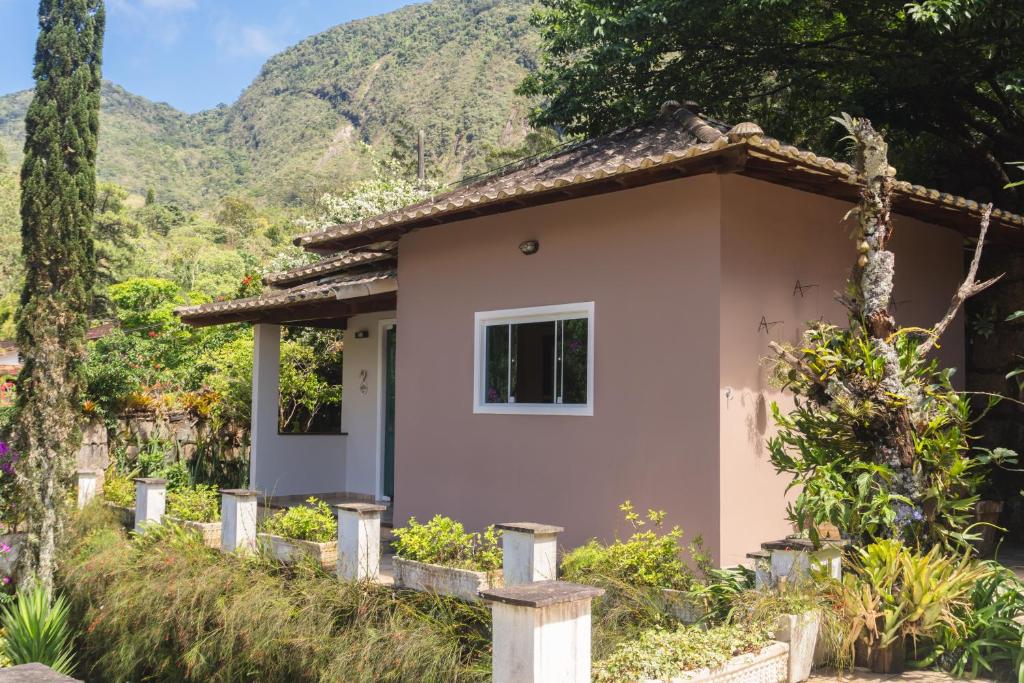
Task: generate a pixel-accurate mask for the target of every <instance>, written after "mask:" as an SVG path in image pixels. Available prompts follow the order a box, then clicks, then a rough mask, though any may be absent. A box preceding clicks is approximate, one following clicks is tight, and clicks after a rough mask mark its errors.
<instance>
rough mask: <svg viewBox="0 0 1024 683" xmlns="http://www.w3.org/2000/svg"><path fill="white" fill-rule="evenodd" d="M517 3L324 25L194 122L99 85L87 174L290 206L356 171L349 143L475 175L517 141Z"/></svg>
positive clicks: (15, 131) (8, 145) (18, 130)
mask: <svg viewBox="0 0 1024 683" xmlns="http://www.w3.org/2000/svg"><path fill="white" fill-rule="evenodd" d="M529 12H530V2H528V1H527V0H435V2H432V3H427V4H421V5H411V6H408V7H405V8H402V9H400V10H397V11H395V12H391V13H389V14H384V15H380V16H376V17H371V18H368V19H363V20H359V21H355V22H351V23H348V24H343V25H340V26H336V27H334V28H331V29H328V30H327V31H324V32H323V33H320V34H317V35H315V36H312V37H310V38H307V39H306V40H304V41H302V42H301V43H299V44H298V45H295V46H293V47H291V48H289V49H287V50H285V51H284V52H282V53H281V54H279V55H277V56H275V57H272V58H271V59H270V60H269V61H268V62H267V63H266V64H265V65H264V67H263V68H262V70H261V72H260V74H259V76H257V78H256V80H255V81H254V82H253V83H252V85H250V86H249V88H247V89H246V90H245V92H244V93H243V94H242V95H241V97H240V98H239V99H238V101H237V102H235V103H234V104H232V105H230V106H223V107H218V108H216V109H212V110H209V111H204V112H200V113H198V114H193V115H189V114H185V113H182V112H180V111H177V110H176V109H174V108H173V107H171V106H169V105H166V104H158V103H154V102H151V101H149V100H147V99H145V98H143V97H139V96H137V95H133V94H131V93H129V92H127V91H126V90H124V89H123V88H120V87H118V86H117V85H114V84H112V83H106V84H105V86H104V89H103V109H102V129H101V136H100V151H99V175H100V178H101V179H103V180H109V181H113V182H116V183H118V184H120V185H123V186H125V187H126V188H128V189H129V190H130V191H131V192H133V193H135V194H138V195H144V194H145V193H146V191H147V190H148V189H150V188H152V189H153V190H154V192H155V194H156V197H157V199H158V200H159V201H162V202H171V203H174V204H178V205H181V206H184V207H204V206H213V205H214V204H216V203H217V201H219V199H220V198H222V197H223V196H225V195H227V194H236V193H237V194H243V195H249V196H251V197H253V198H257V199H263V200H266V201H267V202H268V203H271V204H283V203H299V202H302V201H303V200H308V199H310V198H312V197H313V196H315V195H316V194H317V193H319V192H320V191H322V190H328V189H336V188H338V187H339V186H341V185H344V183H345V181H346V180H347V179H348V178H351V177H354V176H358V175H359V174H361V173H364V172H366V170H367V167H368V162H367V159H366V154H364V153H363V145H362V144H361V143H370V144H371V145H373V146H374V147H375V148H376V149H377V150H378V151H380V152H386V151H389V150H391V149H394V148H396V147H397V148H399V149H408V148H410V147H411V145H412V144H414V141H415V135H416V133H415V131H416V130H417V129H420V128H422V129H423V130H424V131H425V132H426V139H427V146H428V162H429V165H430V170H431V172H432V173H434V174H436V175H438V176H439V177H442V178H444V179H446V180H450V179H455V178H457V177H459V176H461V175H463V174H465V173H471V172H474V171H478V170H482V169H483V158H484V157H485V156H486V154H487V153H488V151H490V150H491V149H492V148H493V147H495V146H507V145H512V144H516V143H518V142H519V141H520V140H521V139H522V138H523V136H524V135H525V133H526V124H525V114H526V103H525V102H524V101H523V100H522V99H521V98H519V97H517V96H516V95H515V94H514V93H513V90H514V88H515V86H516V85H517V84H518V83H519V81H520V80H521V79H522V77H523V76H524V75H525V73H526V72H527V70H528V69H531V68H532V67H533V66H534V60H535V57H536V53H537V37H536V34H535V31H534V29H533V28H532V27H531V26H530V24H529ZM30 97H31V93H30V92H21V93H14V94H11V95H6V96H3V97H0V144H2V145H3V147H4V148H5V150H6V152H7V156H8V158H9V160H10V162H11V163H12V164H18V163H20V161H21V146H22V140H23V136H24V127H23V119H24V115H25V109H26V108H27V106H28V102H29V99H30Z"/></svg>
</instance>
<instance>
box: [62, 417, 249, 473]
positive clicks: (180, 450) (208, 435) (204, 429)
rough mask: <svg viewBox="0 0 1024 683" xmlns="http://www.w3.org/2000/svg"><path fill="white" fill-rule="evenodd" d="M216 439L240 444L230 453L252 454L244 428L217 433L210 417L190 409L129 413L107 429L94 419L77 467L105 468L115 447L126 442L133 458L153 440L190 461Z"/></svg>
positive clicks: (84, 435) (228, 451) (84, 434)
mask: <svg viewBox="0 0 1024 683" xmlns="http://www.w3.org/2000/svg"><path fill="white" fill-rule="evenodd" d="M217 439H221V440H228V441H231V442H233V443H237V444H241V445H238V446H231V447H229V448H227V449H226V453H225V454H226V456H227V457H229V458H242V459H246V458H248V457H249V452H248V451H249V448H248V438H247V435H246V434H245V433H244V432H239V433H237V434H224V433H221V434H217V433H216V432H215V431H214V429H213V428H212V426H211V425H210V423H209V421H207V420H204V419H201V418H199V417H197V416H195V415H193V414H191V413H172V414H170V415H153V414H133V415H126V416H123V417H121V418H119V419H118V420H117V423H116V426H115V427H114V428H113V429H112V430H108V429H107V426H106V425H105V424H104V423H103V422H100V421H98V420H97V421H91V422H89V423H88V424H87V425H86V426H85V428H84V429H83V430H82V446H81V448H80V449H79V451H78V468H79V469H100V470H105V469H107V467H109V466H110V463H111V458H112V457H113V452H112V451H113V449H115V448H116V447H118V446H123V447H124V449H125V451H126V452H127V454H128V456H129V458H133V459H134V458H135V457H137V456H138V454H139V452H140V451H141V450H142V449H144V448H145V447H146V446H148V445H149V444H152V443H161V444H164V445H165V446H166V448H167V450H168V451H170V452H171V453H173V456H174V457H173V459H174V460H182V461H185V462H188V461H190V460H192V458H193V457H194V456H195V454H196V452H197V450H198V449H199V448H201V447H202V445H203V444H206V443H210V442H211V441H213V440H217Z"/></svg>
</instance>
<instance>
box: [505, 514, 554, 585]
mask: <svg viewBox="0 0 1024 683" xmlns="http://www.w3.org/2000/svg"><path fill="white" fill-rule="evenodd" d="M495 526H496V528H498V529H501V547H502V557H503V560H502V564H503V567H502V569H503V573H504V575H505V585H506V586H517V585H519V584H521V583H531V582H533V581H554V580H555V579H557V578H558V534H560V533H562V532H563V531H565V529H563V528H562V527H560V526H552V525H551V524H535V523H533V522H510V523H505V524H497V525H495Z"/></svg>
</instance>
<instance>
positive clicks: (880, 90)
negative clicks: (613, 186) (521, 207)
mask: <svg viewBox="0 0 1024 683" xmlns="http://www.w3.org/2000/svg"><path fill="white" fill-rule="evenodd" d="M535 22H536V23H537V24H538V25H539V27H540V28H541V31H542V35H543V39H544V43H545V47H546V55H545V57H544V61H543V64H542V66H541V68H540V70H539V71H538V72H537V73H535V74H534V75H532V76H531V77H529V78H528V79H527V81H526V82H525V83H524V84H523V86H522V88H521V89H522V90H523V92H525V93H527V94H530V95H534V96H538V97H540V98H542V103H543V104H542V106H541V108H540V109H539V110H538V111H537V112H536V113H535V117H534V119H535V123H538V124H544V125H555V126H561V127H563V128H565V129H566V130H568V131H569V132H571V133H580V134H596V133H602V132H606V131H608V130H610V129H614V128H616V127H618V126H622V125H627V124H631V123H635V122H637V121H642V120H646V119H650V118H651V117H652V116H653V115H654V114H655V113H656V112H657V111H658V107H659V105H660V104H661V103H662V102H664V101H665V100H668V99H676V100H694V101H696V102H697V103H698V104H700V105H701V106H702V107H703V109H704V110H705V111H706V112H707V113H708V114H709V115H711V116H714V117H717V118H720V119H722V120H726V121H729V122H738V121H741V120H755V121H757V122H759V123H760V124H761V125H762V127H763V128H764V129H765V130H766V131H767V132H768V133H769V134H770V135H772V136H774V137H778V138H781V139H784V140H786V141H787V142H792V143H794V144H798V145H803V146H807V147H810V148H812V149H814V150H816V151H819V152H822V153H833V154H838V153H840V150H841V148H842V147H843V146H845V143H842V142H840V140H839V133H838V132H837V131H836V129H829V127H828V126H826V125H824V122H825V121H827V117H828V116H829V115H832V114H837V113H838V112H840V111H847V112H850V113H852V114H854V115H865V116H868V117H870V118H871V120H873V121H874V122H875V123H876V124H877V125H880V126H881V127H883V128H884V129H885V130H886V131H887V137H888V139H889V141H890V146H891V148H892V149H893V150H894V152H895V153H894V155H893V157H894V158H893V162H894V165H896V166H897V168H899V169H900V172H901V175H903V176H904V177H907V178H908V179H910V180H913V181H917V182H921V183H926V184H929V185H933V186H939V187H942V188H944V189H947V190H949V191H954V192H959V193H963V194H968V195H977V196H979V198H984V195H985V193H986V192H996V193H997V194H998V193H1001V194H1002V196H998V197H997V200H998V201H999V203H1000V204H1001V205H1004V206H1017V207H1018V208H1019V207H1020V195H1019V194H1014V193H1015V192H1017V191H1015V190H1002V191H1000V190H997V189H996V188H1001V187H1002V186H1003V185H1005V184H1006V182H1007V181H1008V173H1012V169H1008V168H1007V166H1006V164H1007V163H1008V162H1012V161H1019V160H1020V159H1024V60H1022V59H1021V54H1024V5H1022V4H1021V3H1020V2H1019V0H925V1H924V2H919V3H910V4H908V3H907V2H906V1H905V0H757V1H755V0H721V1H720V2H713V3H709V2H696V1H694V0H631V1H629V2H623V1H622V0H541V8H540V9H539V10H538V12H537V14H536V16H535Z"/></svg>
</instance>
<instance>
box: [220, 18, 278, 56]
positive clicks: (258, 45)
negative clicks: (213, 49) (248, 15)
mask: <svg viewBox="0 0 1024 683" xmlns="http://www.w3.org/2000/svg"><path fill="white" fill-rule="evenodd" d="M216 39H217V47H218V48H219V49H220V50H221V52H223V53H224V54H226V55H228V56H231V57H269V56H270V55H272V54H274V53H276V52H279V51H280V50H281V47H282V45H281V41H280V40H279V39H278V38H277V37H275V35H274V34H273V32H272V31H271V30H270V29H267V28H265V27H263V26H256V25H252V24H250V25H243V26H237V25H234V24H230V23H228V22H226V21H225V22H220V23H219V24H218V25H217V31H216Z"/></svg>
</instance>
